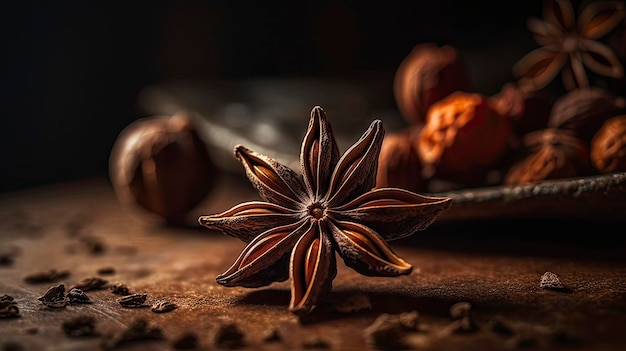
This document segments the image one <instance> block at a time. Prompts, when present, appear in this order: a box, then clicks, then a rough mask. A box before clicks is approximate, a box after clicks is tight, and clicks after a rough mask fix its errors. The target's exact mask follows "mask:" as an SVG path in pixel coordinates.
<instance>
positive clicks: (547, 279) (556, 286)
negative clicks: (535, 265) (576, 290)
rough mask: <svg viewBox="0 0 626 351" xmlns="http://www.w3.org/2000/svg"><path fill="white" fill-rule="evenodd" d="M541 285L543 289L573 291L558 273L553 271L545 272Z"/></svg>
mask: <svg viewBox="0 0 626 351" xmlns="http://www.w3.org/2000/svg"><path fill="white" fill-rule="evenodd" d="M539 287H540V288H542V289H548V290H554V291H559V292H571V290H570V289H569V288H567V287H565V285H563V283H562V282H561V279H560V278H559V276H558V275H556V274H554V273H552V272H545V273H544V274H543V275H542V276H541V280H540V281H539Z"/></svg>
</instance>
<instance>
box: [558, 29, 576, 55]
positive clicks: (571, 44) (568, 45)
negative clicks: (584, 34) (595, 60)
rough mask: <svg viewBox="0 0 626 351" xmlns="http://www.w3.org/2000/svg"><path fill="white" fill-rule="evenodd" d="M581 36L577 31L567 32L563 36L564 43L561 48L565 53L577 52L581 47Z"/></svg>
mask: <svg viewBox="0 0 626 351" xmlns="http://www.w3.org/2000/svg"><path fill="white" fill-rule="evenodd" d="M578 41H579V36H578V34H576V33H570V34H566V35H565V36H564V37H563V43H562V45H561V50H562V51H563V52H565V53H569V54H571V53H575V52H577V51H578V50H579V49H580V47H579V45H578Z"/></svg>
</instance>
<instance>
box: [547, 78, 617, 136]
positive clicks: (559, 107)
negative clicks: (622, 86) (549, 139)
mask: <svg viewBox="0 0 626 351" xmlns="http://www.w3.org/2000/svg"><path fill="white" fill-rule="evenodd" d="M625 108H626V99H624V97H622V96H617V95H615V94H614V93H612V92H610V91H608V90H604V89H600V88H592V89H576V90H572V91H569V92H568V93H567V94H565V95H563V96H562V97H561V98H559V99H558V100H557V101H556V102H555V103H554V106H553V107H552V112H551V114H550V119H549V121H548V127H549V128H560V129H569V130H572V131H574V132H575V133H577V134H578V135H579V136H580V137H581V138H582V139H583V140H584V141H585V142H587V143H589V142H591V139H592V138H593V135H594V134H595V133H596V132H597V131H598V129H599V128H600V126H601V125H602V123H604V121H606V120H607V119H608V118H611V117H614V116H617V115H620V114H623V113H624V112H625V111H626V110H625Z"/></svg>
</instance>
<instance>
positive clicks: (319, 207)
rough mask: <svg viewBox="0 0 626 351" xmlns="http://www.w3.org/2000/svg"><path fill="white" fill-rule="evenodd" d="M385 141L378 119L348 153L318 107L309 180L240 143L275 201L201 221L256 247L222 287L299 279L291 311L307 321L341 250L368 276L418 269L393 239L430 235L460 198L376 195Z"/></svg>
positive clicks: (265, 194)
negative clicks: (428, 231) (340, 147)
mask: <svg viewBox="0 0 626 351" xmlns="http://www.w3.org/2000/svg"><path fill="white" fill-rule="evenodd" d="M383 137H384V129H383V125H382V122H381V121H380V120H375V121H373V122H372V123H371V125H370V126H369V128H368V130H367V131H366V132H365V133H364V134H363V135H362V136H361V138H360V139H359V140H358V141H357V142H356V143H355V144H354V145H353V146H352V147H350V148H349V149H348V150H347V151H346V152H345V154H343V156H340V154H339V150H338V146H337V142H336V140H335V137H334V135H333V132H332V128H331V125H330V122H329V121H328V119H327V117H326V113H325V112H324V111H323V110H322V108H320V107H319V106H316V107H314V108H313V110H312V111H311V119H310V122H309V126H308V129H307V132H306V135H305V136H304V140H303V142H302V148H301V152H300V165H301V169H302V175H301V176H300V175H298V174H297V173H296V172H294V171H293V170H292V169H291V168H289V167H287V166H285V165H283V164H281V163H279V162H278V161H276V160H274V159H272V158H271V157H268V156H265V155H262V154H260V153H257V152H255V151H253V150H250V149H248V148H246V147H244V146H242V145H237V146H235V148H234V153H235V156H236V157H237V158H238V159H239V160H240V161H241V163H242V165H243V167H244V169H245V172H246V175H247V176H248V178H249V179H250V181H251V182H252V185H253V186H254V187H255V188H256V190H257V191H258V193H259V195H260V196H261V198H262V199H263V200H265V201H251V202H245V203H242V204H239V205H236V206H234V207H232V208H231V209H229V210H227V211H225V212H222V213H219V214H214V215H208V216H200V217H199V218H198V222H199V223H200V225H202V226H204V227H206V228H209V229H215V230H219V231H222V232H223V233H224V234H226V235H230V236H233V237H236V238H239V239H241V240H242V241H244V242H247V243H248V245H247V246H246V247H245V249H244V250H243V252H242V253H241V254H240V256H239V257H238V258H237V259H236V260H235V262H234V263H233V265H232V266H231V267H230V268H228V269H227V270H226V271H225V272H224V273H222V274H220V275H218V276H217V278H216V280H217V282H218V283H219V284H222V285H225V286H229V287H232V286H243V287H261V286H265V285H269V284H271V283H273V282H280V281H285V280H287V279H288V278H291V302H290V304H289V310H290V311H291V312H293V313H295V314H297V315H300V316H302V315H306V314H308V313H310V312H311V311H312V310H313V309H314V308H315V307H316V305H317V304H318V302H319V301H320V300H321V299H322V298H323V297H324V296H325V295H326V294H327V293H328V292H330V290H331V287H332V281H333V279H334V278H335V276H336V273H337V266H336V263H337V262H336V258H335V253H338V254H339V256H341V258H343V260H344V262H345V264H346V265H347V266H349V267H351V268H352V269H354V270H355V271H357V272H358V273H360V274H363V275H365V276H387V277H392V276H399V275H403V274H409V273H410V272H411V271H412V266H411V265H410V264H409V263H408V262H406V261H405V260H403V259H402V258H400V257H399V256H398V255H396V254H395V253H394V251H393V250H392V249H391V247H390V246H389V245H388V244H387V242H386V241H389V240H395V239H400V238H403V237H406V236H409V235H411V234H413V233H415V232H416V231H419V230H423V229H425V228H426V227H428V226H429V225H430V224H431V223H432V222H433V221H435V219H436V218H437V216H438V215H439V214H440V213H442V212H443V211H445V210H446V209H448V208H449V207H450V206H451V205H452V199H451V198H447V197H427V196H422V195H418V194H415V193H413V192H410V191H408V190H404V189H400V188H378V189H374V186H375V181H376V167H377V163H378V156H379V152H380V148H381V144H382V141H383Z"/></svg>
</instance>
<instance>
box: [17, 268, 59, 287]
mask: <svg viewBox="0 0 626 351" xmlns="http://www.w3.org/2000/svg"><path fill="white" fill-rule="evenodd" d="M69 276H70V272H69V271H67V270H61V271H59V270H56V269H54V268H52V269H48V270H45V271H40V272H35V273H31V274H29V275H27V276H25V277H24V281H25V282H27V283H30V284H37V283H54V282H57V281H59V280H61V279H65V278H67V277H69Z"/></svg>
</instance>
